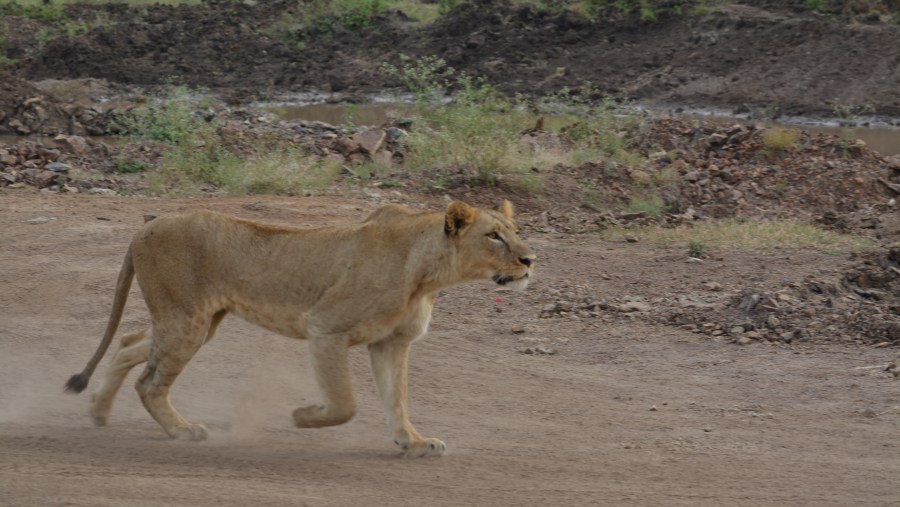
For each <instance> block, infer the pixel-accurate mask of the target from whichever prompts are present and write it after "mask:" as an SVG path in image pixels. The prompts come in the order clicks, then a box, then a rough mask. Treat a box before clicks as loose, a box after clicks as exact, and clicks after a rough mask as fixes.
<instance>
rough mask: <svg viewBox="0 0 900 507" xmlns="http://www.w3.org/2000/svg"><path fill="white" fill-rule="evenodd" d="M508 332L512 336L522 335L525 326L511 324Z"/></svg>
mask: <svg viewBox="0 0 900 507" xmlns="http://www.w3.org/2000/svg"><path fill="white" fill-rule="evenodd" d="M510 331H512V333H513V334H522V333H524V332H525V326H523V325H521V324H513V326H512V328H511V329H510Z"/></svg>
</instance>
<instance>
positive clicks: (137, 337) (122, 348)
mask: <svg viewBox="0 0 900 507" xmlns="http://www.w3.org/2000/svg"><path fill="white" fill-rule="evenodd" d="M151 343H152V340H151V335H150V330H149V329H147V330H144V331H140V332H137V333H129V334H126V335H124V336H122V338H121V340H120V344H119V350H117V351H116V353H115V355H114V356H113V358H112V361H111V362H110V364H109V367H108V368H107V370H106V376H105V377H104V378H103V383H102V384H101V385H100V389H98V390H97V392H96V393H95V394H94V396H93V398H92V403H91V417H92V418H93V419H94V423H95V424H96V425H98V426H104V425H106V422H107V420H108V419H109V411H110V410H111V409H112V403H113V399H114V398H115V397H116V393H118V392H119V388H120V387H122V382H123V381H124V380H125V377H126V376H127V375H128V372H129V371H131V369H132V368H134V367H135V366H137V365H139V364H141V363H143V362H145V361H147V358H148V357H149V356H150V345H151Z"/></svg>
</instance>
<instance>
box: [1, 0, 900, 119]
mask: <svg viewBox="0 0 900 507" xmlns="http://www.w3.org/2000/svg"><path fill="white" fill-rule="evenodd" d="M678 3H680V4H683V11H684V14H682V15H674V14H667V11H665V10H664V8H662V7H660V8H659V9H660V10H659V12H660V15H659V18H658V19H657V20H656V21H655V22H649V21H642V20H641V19H639V18H638V16H637V15H636V14H635V15H633V16H632V17H624V18H623V17H621V15H620V16H618V17H616V16H613V15H614V13H615V12H616V11H615V9H610V10H609V11H608V12H607V13H606V14H605V15H604V17H603V18H602V20H601V21H599V22H597V23H590V22H588V21H587V20H586V19H585V18H583V17H581V16H578V15H576V14H574V13H572V12H569V11H563V12H558V13H553V12H548V11H541V10H538V9H536V8H534V7H531V6H528V5H521V4H513V3H511V2H509V1H504V0H475V1H472V2H467V3H463V4H461V5H460V6H458V7H457V8H456V9H454V10H453V11H452V12H451V13H450V14H449V15H447V16H446V17H443V18H441V19H439V20H438V21H437V22H436V23H434V24H430V25H421V24H419V23H415V22H413V21H411V20H410V19H409V18H407V17H406V16H405V15H403V14H402V13H384V14H380V15H378V16H377V17H376V18H374V19H373V20H372V22H371V24H370V25H369V26H368V27H365V28H356V29H347V28H342V27H340V26H335V27H331V28H329V29H325V31H324V33H320V32H318V31H316V30H308V31H307V32H302V31H300V32H298V31H297V30H298V29H297V28H296V27H297V26H302V25H300V24H292V23H291V22H288V21H285V20H286V19H287V20H295V21H296V22H297V23H299V22H301V21H303V15H302V13H300V12H298V11H297V10H296V5H297V2H290V1H271V2H269V1H267V2H258V3H257V4H256V5H255V6H249V5H246V4H248V2H215V3H214V2H209V3H208V4H206V5H201V6H193V7H186V6H179V7H172V6H159V5H157V6H147V7H141V8H139V9H138V8H134V9H129V8H127V7H125V6H124V5H121V4H118V5H114V6H109V5H106V6H97V5H93V6H92V5H78V6H72V7H69V8H68V10H67V13H68V15H69V16H70V17H72V18H73V19H75V20H80V22H81V23H83V25H84V26H87V27H88V28H89V30H88V31H87V33H83V34H76V35H74V36H72V37H67V36H62V37H57V38H54V39H52V40H50V41H39V40H38V37H39V34H40V33H42V30H41V29H40V28H38V27H34V26H32V25H33V24H34V22H31V21H29V22H28V23H30V25H28V26H29V29H27V30H23V29H20V27H23V26H25V25H24V24H23V23H24V22H23V21H22V20H20V19H18V18H15V17H12V16H8V17H5V18H0V29H3V31H5V32H6V33H7V34H8V35H7V36H6V37H7V40H6V43H5V48H4V46H2V45H0V50H2V49H5V53H6V54H7V55H8V57H10V58H16V59H18V60H19V65H18V67H17V69H16V72H17V73H18V74H19V76H20V77H23V78H26V79H28V80H42V79H68V78H84V77H93V78H105V79H108V80H109V81H111V82H116V83H123V84H132V85H149V84H160V83H170V82H174V83H184V84H188V85H191V86H199V87H207V88H213V89H220V90H226V91H228V92H229V93H231V96H232V97H233V98H237V99H241V98H244V99H246V98H253V97H268V96H271V95H272V94H273V93H281V92H285V91H293V92H301V91H310V90H325V91H332V92H342V93H348V92H349V93H351V94H352V93H356V92H383V90H384V89H385V87H387V86H393V85H397V84H398V83H396V82H395V81H393V80H392V78H389V77H388V76H386V75H385V74H384V73H382V72H380V71H379V70H378V67H379V66H380V65H381V63H383V62H385V61H389V62H391V63H397V62H398V61H399V58H400V55H401V54H406V55H409V56H411V57H423V56H432V55H434V56H440V57H442V58H444V59H446V60H447V61H448V62H449V64H450V65H452V66H453V67H455V68H457V69H460V70H465V71H469V72H471V73H473V74H476V75H482V76H486V77H487V78H488V80H489V81H491V82H492V83H493V84H495V85H496V86H497V87H498V88H500V89H501V90H503V91H505V92H510V93H512V92H521V93H526V94H544V93H552V92H556V91H558V90H559V89H560V88H561V87H563V86H572V87H577V86H580V85H581V84H582V83H583V82H584V81H590V82H591V83H593V84H594V85H596V86H598V87H599V88H600V89H601V90H602V91H603V92H605V93H609V94H614V95H617V96H622V97H629V98H635V99H638V100H641V101H643V102H649V103H654V102H655V103H667V104H675V105H679V106H700V107H710V106H713V107H721V108H726V109H738V110H743V111H746V110H751V111H753V110H757V109H759V110H762V109H765V110H766V111H767V112H768V113H771V112H773V111H780V112H782V113H789V114H816V113H825V114H831V113H832V106H831V105H829V103H830V102H836V103H838V104H840V105H844V106H848V105H849V106H863V105H871V106H873V107H874V109H875V111H876V112H877V113H878V114H880V115H885V116H898V115H900V86H897V83H898V82H900V26H898V25H897V24H895V23H891V22H886V21H879V20H877V18H876V19H875V20H865V19H864V20H862V21H858V20H854V21H848V20H847V19H846V18H842V17H830V18H827V17H823V16H822V15H818V14H814V13H811V12H809V11H808V9H806V10H805V12H798V11H804V9H797V10H793V9H790V8H789V7H787V6H785V5H784V3H783V2H782V3H779V2H774V3H773V2H768V1H762V0H746V1H742V2H716V3H714V5H713V6H712V7H711V8H709V9H707V10H705V11H696V12H695V11H693V10H692V6H694V5H696V2H690V1H688V2H655V3H654V5H657V4H658V5H659V6H662V5H669V4H678ZM794 3H798V2H794ZM831 3H832V4H833V3H835V2H831ZM844 3H847V2H844ZM697 12H701V13H697ZM97 20H103V22H99V21H97ZM73 23H76V24H77V22H73ZM307 24H308V25H309V23H307ZM317 26H318V25H317ZM50 33H54V32H50ZM201 34H202V35H201ZM279 34H280V35H279ZM285 34H289V35H288V36H285ZM286 37H287V38H286ZM291 37H293V38H291ZM301 40H302V43H301V44H299V45H298V41H301Z"/></svg>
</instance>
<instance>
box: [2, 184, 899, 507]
mask: <svg viewBox="0 0 900 507" xmlns="http://www.w3.org/2000/svg"><path fill="white" fill-rule="evenodd" d="M187 206H205V207H209V208H213V209H217V210H221V211H226V212H232V213H236V214H239V215H241V216H244V217H247V218H251V219H261V220H267V221H271V222H282V223H293V224H300V225H304V226H306V225H321V224H327V223H336V222H341V221H346V220H357V219H359V218H361V217H362V216H364V215H365V214H366V213H367V212H368V211H369V210H370V209H371V205H370V204H369V203H368V202H365V201H355V200H348V199H339V198H274V197H246V198H235V199H193V200H160V199H151V198H124V197H100V196H91V197H89V196H83V195H49V196H48V195H42V194H37V193H35V192H32V191H29V190H24V189H21V190H8V189H6V190H0V267H2V269H0V505H4V506H38V505H40V506H50V505H84V506H98V505H110V506H121V505H129V506H157V505H158V506H162V505H165V506H172V505H185V506H202V505H215V506H217V507H221V506H228V505H241V506H243V505H316V506H321V505H504V506H507V505H541V506H547V505H560V506H562V505H641V506H645V505H666V506H671V505H692V506H694V505H710V506H721V505H747V506H760V505H816V506H823V505H835V506H838V505H840V506H844V505H900V459H898V445H900V382H898V381H897V380H896V379H893V378H890V377H889V376H887V375H883V374H881V373H880V372H879V368H878V366H880V365H884V364H886V363H888V362H889V361H890V360H893V359H896V351H893V350H891V349H874V348H870V347H866V348H857V347H853V346H850V345H816V346H811V345H809V346H802V345H795V346H792V347H786V346H785V347H779V346H766V345H765V344H756V345H752V346H748V347H739V346H736V345H731V344H724V343H715V342H712V341H710V339H709V338H708V337H701V336H700V335H696V334H692V333H689V332H687V331H680V330H676V329H673V328H670V327H663V326H655V325H651V324H648V323H646V322H642V321H640V320H636V321H635V322H631V323H629V322H626V321H624V319H621V320H615V321H613V322H610V323H603V324H601V323H599V322H587V321H584V320H579V319H574V318H573V319H540V318H539V314H540V308H541V304H542V303H543V302H544V301H545V300H546V299H545V298H546V294H547V291H548V290H551V289H552V288H553V287H556V286H560V285H564V284H566V283H571V282H573V281H575V282H577V281H583V280H590V281H591V282H592V283H593V284H594V286H596V287H598V288H599V290H602V291H604V292H609V293H613V292H616V291H620V290H623V287H625V286H629V287H633V289H632V290H638V291H646V292H654V291H660V290H666V289H668V288H670V287H671V286H672V285H673V284H676V285H677V284H679V283H681V282H679V281H677V280H674V279H672V278H671V277H668V276H666V273H667V271H666V270H667V269H669V268H671V267H672V266H671V265H670V264H671V262H670V261H666V260H665V258H664V257H662V259H663V260H662V261H660V262H649V261H647V259H654V258H660V257H661V256H660V255H659V253H660V252H658V251H656V250H654V248H657V247H652V246H649V245H642V244H639V245H630V246H627V247H626V246H622V245H610V244H600V243H599V242H596V241H595V240H592V239H590V238H585V237H576V239H574V240H572V239H567V238H557V237H552V236H550V235H538V234H533V235H531V236H530V237H528V238H527V240H528V241H529V243H530V244H532V245H533V246H534V248H535V250H536V251H537V253H538V256H539V257H540V259H541V262H540V265H539V275H540V276H539V279H538V280H537V281H536V283H535V284H534V286H533V287H532V288H530V289H529V291H527V292H524V293H508V292H502V293H500V292H496V291H495V290H494V288H493V286H491V285H489V284H476V285H470V286H466V287H460V288H456V289H453V290H450V291H448V292H447V293H446V294H445V295H444V296H443V297H442V299H440V300H439V303H438V307H437V309H436V312H435V319H434V321H433V324H432V330H431V333H430V335H429V337H428V338H427V339H426V340H424V341H423V342H420V343H419V344H417V345H416V347H414V350H413V357H412V362H411V372H410V377H411V382H410V384H411V393H410V395H411V411H412V419H413V422H414V423H415V424H416V425H417V427H418V428H419V430H420V431H421V432H422V433H423V434H425V435H427V436H437V437H441V438H443V439H444V440H445V441H446V442H447V444H448V446H449V449H450V451H449V454H448V455H446V456H445V457H443V458H439V459H432V460H402V459H398V456H397V452H396V451H395V449H394V446H393V444H392V443H391V441H390V439H389V436H388V433H387V429H386V424H385V423H384V420H383V415H382V411H381V408H380V405H379V402H378V399H377V397H376V394H375V390H374V387H373V385H372V381H371V374H370V372H369V368H368V360H367V357H366V354H365V351H364V350H356V351H354V353H353V355H352V360H353V365H354V380H355V383H356V386H355V387H356V392H357V395H358V399H359V405H360V410H359V414H358V416H357V417H356V418H355V419H354V420H353V421H351V422H350V423H348V424H346V425H344V426H340V427H336V428H330V429H321V430H298V429H296V428H293V427H292V425H291V420H290V414H291V411H292V410H293V408H295V407H297V406H300V405H305V404H309V403H315V402H318V394H317V392H316V388H315V386H314V384H313V380H312V375H311V372H310V371H309V368H308V357H307V352H306V344H305V343H302V342H295V341H292V340H289V339H287V338H283V337H279V336H275V335H272V334H271V333H268V332H265V331H263V330H261V329H258V328H255V327H252V326H250V325H248V324H246V323H244V322H242V321H240V320H239V319H237V318H233V317H229V318H228V319H226V321H225V323H224V324H223V326H222V327H221V328H220V329H221V330H220V333H219V335H218V336H217V338H216V339H215V341H214V342H213V343H211V344H210V345H208V346H207V347H205V348H204V350H203V351H202V352H201V353H199V354H198V356H197V357H196V358H195V359H194V361H193V362H192V363H191V364H190V365H189V367H188V369H187V370H186V372H185V374H184V375H183V376H182V377H181V379H180V381H179V383H178V385H177V386H176V388H175V390H174V393H173V398H174V403H175V404H176V406H178V407H179V408H180V409H181V410H182V412H183V413H184V414H185V416H186V417H187V418H188V419H190V420H193V421H196V422H203V423H205V424H207V426H208V427H209V428H210V430H211V438H210V439H209V440H208V441H206V442H202V443H183V442H174V441H170V440H168V439H167V438H166V436H165V434H164V433H163V432H162V430H161V429H160V428H159V426H157V424H156V423H155V422H154V421H153V420H151V418H150V417H149V415H148V414H147V413H146V412H145V411H144V410H143V408H142V407H141V406H140V403H139V402H138V400H137V396H136V394H135V393H134V391H133V390H132V389H130V387H129V386H130V384H131V381H130V380H129V381H127V382H126V383H127V384H128V385H129V386H126V388H125V389H123V391H122V393H120V395H119V398H118V402H117V405H116V406H115V408H114V410H113V414H112V417H111V421H110V425H109V426H108V427H105V428H97V427H94V426H93V425H92V424H91V422H90V420H89V418H88V416H87V415H86V411H87V407H88V401H89V396H88V395H86V394H84V395H81V396H70V395H65V394H63V392H62V385H63V383H64V382H65V380H66V378H68V376H69V375H70V374H72V373H74V372H76V371H78V370H80V369H81V368H82V367H83V365H84V363H85V361H86V360H87V359H88V357H89V355H90V354H91V353H92V351H93V350H94V348H95V347H96V345H97V343H98V341H99V339H100V334H101V332H102V330H103V328H104V326H105V321H106V318H107V315H108V311H109V306H110V302H111V299H112V292H113V285H114V282H115V278H116V273H117V271H118V269H119V265H120V262H121V258H122V255H123V254H124V252H125V249H126V246H127V243H128V240H129V238H130V236H131V234H132V233H133V232H134V231H135V230H136V229H137V228H138V227H139V226H140V225H141V222H142V218H141V217H142V215H143V214H145V213H161V212H166V211H172V210H175V209H178V208H182V207H187ZM39 217H44V218H43V219H38V218H39ZM35 219H37V220H35ZM626 248H628V249H630V250H626ZM798 258H799V259H807V258H809V263H808V265H806V264H802V262H801V263H800V264H798V263H797V260H796V258H795V260H794V261H793V262H794V264H793V265H791V266H789V267H785V266H781V268H780V269H779V268H778V267H777V266H773V267H772V270H771V271H770V272H771V273H773V274H772V275H771V276H788V277H790V276H792V273H795V274H796V276H802V273H803V272H804V270H810V269H816V268H815V266H816V265H821V262H822V259H820V258H817V257H815V256H811V257H810V256H807V257H803V256H800V257H798ZM740 259H741V258H740V257H736V260H735V261H733V262H735V263H737V262H740ZM645 261H647V262H645ZM728 262H731V261H730V260H728V261H726V265H725V268H726V271H727V270H729V269H735V270H737V269H738V268H740V266H736V265H735V266H731V265H728ZM773 263H774V261H773ZM817 263H818V264H817ZM682 264H683V263H682ZM679 269H684V268H679ZM697 269H705V268H701V267H698V268H697ZM601 271H603V272H609V273H617V274H621V275H623V276H620V277H618V278H616V277H614V278H613V279H612V280H611V281H609V282H604V281H603V280H602V279H601V278H600V277H599V276H598V274H599V273H600V272H601ZM767 272H769V271H767ZM763 276H765V273H764V274H763ZM497 298H501V299H502V302H497ZM146 324H147V313H146V310H145V309H144V308H143V304H142V301H141V297H140V293H139V291H138V290H137V289H133V292H132V297H131V299H130V301H129V304H128V307H127V309H126V316H125V320H124V322H123V326H122V329H123V330H130V329H135V328H138V327H142V326H145V325H146ZM513 325H520V326H523V327H524V329H525V332H524V333H522V334H513V333H512V332H511V327H512V326H513ZM532 344H545V345H546V346H548V347H551V348H553V349H555V350H556V351H557V352H558V353H557V354H555V355H528V354H522V353H520V351H521V350H523V349H524V348H525V347H527V346H529V345H532ZM103 366H105V365H101V368H103ZM135 375H136V374H135V373H133V374H132V377H131V378H132V379H133V378H134V376H135ZM95 381H96V379H95ZM93 387H96V386H93ZM88 389H89V390H91V387H89V388H88Z"/></svg>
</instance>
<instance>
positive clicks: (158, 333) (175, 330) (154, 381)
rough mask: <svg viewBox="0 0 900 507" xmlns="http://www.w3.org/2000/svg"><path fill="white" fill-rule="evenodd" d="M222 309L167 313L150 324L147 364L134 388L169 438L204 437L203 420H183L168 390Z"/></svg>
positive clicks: (206, 338) (211, 329) (222, 314)
mask: <svg viewBox="0 0 900 507" xmlns="http://www.w3.org/2000/svg"><path fill="white" fill-rule="evenodd" d="M222 317H224V312H218V313H216V314H215V315H211V316H209V317H208V318H202V317H199V316H196V315H194V316H189V315H181V316H180V318H173V317H172V316H169V317H168V318H167V319H165V321H163V322H156V323H155V324H154V328H153V343H152V346H151V348H150V355H149V358H148V360H147V366H146V367H145V368H144V371H143V372H142V373H141V376H140V377H139V378H138V380H137V382H136V384H135V389H137V392H138V395H139V396H140V398H141V402H142V403H143V404H144V408H146V409H147V411H148V412H150V415H151V416H153V419H155V420H156V422H158V423H159V425H160V426H162V427H163V429H164V430H165V431H166V433H167V434H168V435H169V437H171V438H175V439H180V440H204V439H206V437H207V431H206V428H205V427H204V426H203V425H202V424H192V423H190V422H188V421H187V420H185V419H184V418H183V417H182V416H181V414H179V413H178V411H177V410H175V407H173V406H172V402H171V400H170V399H169V392H170V391H171V389H172V384H174V383H175V379H176V378H178V375H179V374H180V373H181V371H182V370H183V369H184V367H185V366H186V365H187V363H188V362H189V361H190V360H191V358H193V357H194V354H196V353H197V351H198V350H200V347H201V346H202V345H203V344H204V343H205V342H206V341H208V340H209V339H210V338H211V337H212V334H213V333H214V331H215V326H214V325H213V324H216V325H217V324H218V322H219V321H221V319H222Z"/></svg>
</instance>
